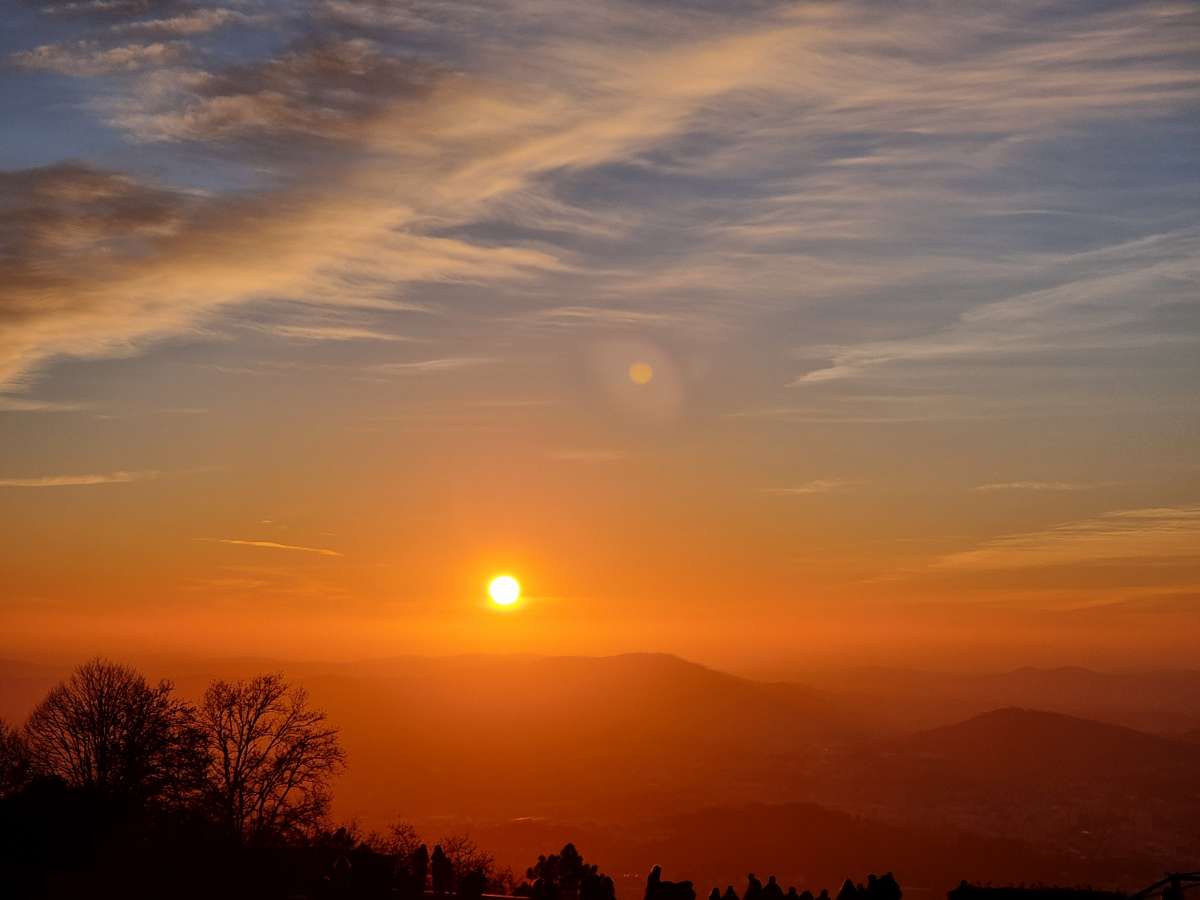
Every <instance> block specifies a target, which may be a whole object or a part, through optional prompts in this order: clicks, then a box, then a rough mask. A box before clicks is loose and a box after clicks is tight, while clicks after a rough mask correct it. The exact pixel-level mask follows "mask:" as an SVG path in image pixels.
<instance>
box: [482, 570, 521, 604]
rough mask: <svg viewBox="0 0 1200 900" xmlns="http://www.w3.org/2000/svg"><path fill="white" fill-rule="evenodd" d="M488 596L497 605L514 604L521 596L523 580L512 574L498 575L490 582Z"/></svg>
mask: <svg viewBox="0 0 1200 900" xmlns="http://www.w3.org/2000/svg"><path fill="white" fill-rule="evenodd" d="M488 596H489V597H491V598H492V602H493V603H495V604H496V605H497V606H512V605H513V604H514V603H516V602H517V601H518V600H519V599H520V598H521V582H519V581H517V579H515V578H513V577H512V576H511V575H497V576H496V577H495V578H493V579H492V580H491V582H490V583H489V584H488Z"/></svg>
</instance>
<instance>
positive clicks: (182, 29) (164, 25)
mask: <svg viewBox="0 0 1200 900" xmlns="http://www.w3.org/2000/svg"><path fill="white" fill-rule="evenodd" d="M265 20H266V17H265V16H256V15H250V14H248V13H244V12H239V11H238V10H236V9H228V8H224V7H218V8H216V9H195V10H191V11H189V12H185V13H180V14H179V15H177V16H168V17H166V18H161V19H142V20H140V21H136V22H123V23H120V24H117V25H113V26H112V30H113V32H114V33H117V34H120V33H129V34H171V35H194V34H206V33H207V32H210V31H214V30H216V29H218V28H223V27H225V26H226V25H256V24H261V23H262V22H264V21H265Z"/></svg>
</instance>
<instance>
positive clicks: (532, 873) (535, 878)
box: [522, 844, 615, 900]
mask: <svg viewBox="0 0 1200 900" xmlns="http://www.w3.org/2000/svg"><path fill="white" fill-rule="evenodd" d="M525 877H526V878H528V879H529V881H530V884H528V885H525V886H524V888H525V889H524V890H523V891H522V893H524V894H526V895H527V896H532V897H533V898H535V900H613V897H614V896H615V890H614V887H613V881H612V879H611V878H609V877H608V876H607V875H602V874H600V871H599V867H598V866H595V865H589V864H588V863H586V862H584V860H583V857H582V856H581V855H580V853H579V851H578V850H576V849H575V845H574V844H567V845H566V846H564V847H563V848H562V852H561V853H554V854H551V855H550V856H538V861H537V863H536V864H534V865H533V866H531V867H530V868H529V869H527V870H526V871H525Z"/></svg>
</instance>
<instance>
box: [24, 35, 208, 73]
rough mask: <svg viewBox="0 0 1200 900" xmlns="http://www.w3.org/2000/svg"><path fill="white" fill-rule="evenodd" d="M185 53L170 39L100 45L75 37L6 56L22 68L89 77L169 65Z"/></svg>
mask: <svg viewBox="0 0 1200 900" xmlns="http://www.w3.org/2000/svg"><path fill="white" fill-rule="evenodd" d="M185 56H186V48H185V47H184V46H183V45H181V44H178V43H174V42H162V41H156V42H154V43H150V44H125V45H123V46H117V47H104V46H101V45H99V44H96V43H95V42H92V41H79V42H77V43H74V44H43V45H42V46H40V47H35V48H33V49H32V50H22V51H20V52H19V53H14V54H12V55H11V56H9V61H10V62H11V63H12V64H13V65H16V66H19V67H20V68H23V69H38V70H41V71H45V72H56V73H58V74H60V75H76V76H88V77H92V76H96V75H114V74H119V73H126V72H137V71H139V70H141V69H147V68H155V67H159V66H167V65H173V64H175V63H179V62H181V61H182V60H183V59H184V58H185Z"/></svg>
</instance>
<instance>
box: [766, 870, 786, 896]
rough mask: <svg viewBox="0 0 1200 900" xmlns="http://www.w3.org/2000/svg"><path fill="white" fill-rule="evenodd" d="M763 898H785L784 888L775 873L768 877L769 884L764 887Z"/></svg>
mask: <svg viewBox="0 0 1200 900" xmlns="http://www.w3.org/2000/svg"><path fill="white" fill-rule="evenodd" d="M762 895H763V900H783V888H781V887H780V886H779V882H777V881H776V880H775V876H774V875H770V876H768V877H767V885H766V887H764V888H763V892H762Z"/></svg>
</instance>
